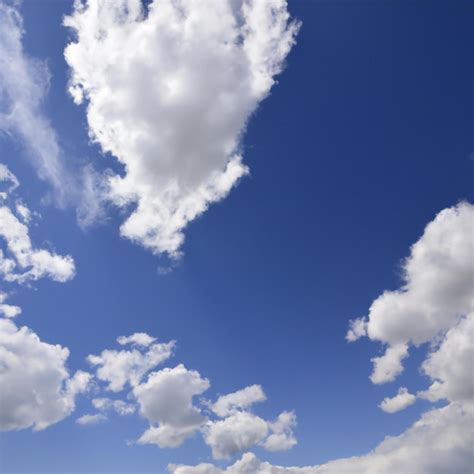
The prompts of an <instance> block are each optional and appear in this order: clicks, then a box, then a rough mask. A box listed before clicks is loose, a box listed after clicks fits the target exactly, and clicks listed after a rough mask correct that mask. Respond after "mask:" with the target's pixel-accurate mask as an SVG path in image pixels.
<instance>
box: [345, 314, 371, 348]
mask: <svg viewBox="0 0 474 474" xmlns="http://www.w3.org/2000/svg"><path fill="white" fill-rule="evenodd" d="M366 335H367V320H366V318H357V319H353V320H351V321H349V330H348V331H347V334H346V340H347V341H348V342H354V341H357V339H360V338H361V337H363V336H366Z"/></svg>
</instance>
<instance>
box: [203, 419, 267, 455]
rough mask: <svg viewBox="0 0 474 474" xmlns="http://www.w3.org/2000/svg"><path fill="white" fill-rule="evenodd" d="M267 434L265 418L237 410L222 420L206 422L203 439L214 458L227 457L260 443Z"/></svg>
mask: <svg viewBox="0 0 474 474" xmlns="http://www.w3.org/2000/svg"><path fill="white" fill-rule="evenodd" d="M267 434H268V424H267V422H266V421H265V420H263V419H262V418H260V417H259V416H256V415H254V414H252V413H248V412H237V413H234V414H233V415H230V416H228V417H227V418H225V419H223V420H218V421H214V422H208V424H207V425H206V427H205V429H204V440H205V441H206V443H207V444H208V445H209V446H210V447H211V448H212V455H213V457H214V458H215V459H227V458H229V457H230V456H232V455H233V454H235V453H236V452H238V451H242V450H247V449H249V448H251V447H253V446H255V445H256V444H260V443H261V442H263V440H264V439H265V438H266V436H267Z"/></svg>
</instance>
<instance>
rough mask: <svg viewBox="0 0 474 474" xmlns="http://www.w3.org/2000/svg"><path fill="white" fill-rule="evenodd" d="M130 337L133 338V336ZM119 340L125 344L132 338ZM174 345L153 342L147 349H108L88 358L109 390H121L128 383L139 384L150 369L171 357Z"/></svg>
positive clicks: (120, 338) (173, 343) (172, 343)
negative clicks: (106, 383)
mask: <svg viewBox="0 0 474 474" xmlns="http://www.w3.org/2000/svg"><path fill="white" fill-rule="evenodd" d="M130 337H131V338H133V336H130ZM130 337H129V338H128V339H130ZM124 341H126V342H124ZM118 342H119V343H120V344H125V343H129V342H131V340H127V338H125V337H123V338H122V337H119V338H118ZM174 346H175V342H174V341H171V342H167V343H156V344H152V345H150V346H149V347H148V348H147V350H146V351H141V350H139V349H138V348H135V349H132V350H126V349H123V350H119V351H117V350H109V349H106V350H104V351H102V353H101V354H100V355H90V356H88V358H87V359H88V361H89V363H90V364H91V365H92V366H95V367H96V369H97V370H96V377H97V378H98V379H99V380H102V381H104V382H108V386H107V388H108V390H111V391H113V392H119V391H121V390H123V388H124V386H125V385H126V384H127V383H129V384H131V385H133V386H135V385H137V384H138V383H139V382H140V380H141V379H142V377H143V376H144V375H145V374H146V373H147V372H148V371H149V370H151V369H152V368H154V367H156V366H157V365H158V364H160V363H162V362H164V361H165V360H166V359H169V358H170V357H171V355H172V354H173V349H174Z"/></svg>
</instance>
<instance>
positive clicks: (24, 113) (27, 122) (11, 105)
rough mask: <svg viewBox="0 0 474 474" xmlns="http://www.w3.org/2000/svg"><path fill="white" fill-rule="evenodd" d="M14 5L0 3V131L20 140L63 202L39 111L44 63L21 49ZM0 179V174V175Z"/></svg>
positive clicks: (49, 135)
mask: <svg viewBox="0 0 474 474" xmlns="http://www.w3.org/2000/svg"><path fill="white" fill-rule="evenodd" d="M16 4H17V2H1V3H0V97H1V100H0V131H3V132H4V133H6V134H7V135H9V136H11V137H14V138H16V139H18V140H20V141H21V143H22V144H23V145H24V146H25V148H26V150H27V152H28V155H29V156H30V158H31V159H32V161H33V162H34V164H35V166H36V168H37V169H38V173H39V176H40V177H41V178H42V179H45V180H47V181H48V182H49V183H50V184H51V185H52V186H53V188H54V190H55V191H56V194H57V197H58V200H59V202H62V201H64V199H65V196H66V193H67V190H68V187H69V186H68V184H67V183H66V181H67V174H66V172H65V170H64V166H63V164H62V161H61V149H60V147H59V145H58V140H57V137H56V134H55V132H54V130H53V128H52V127H51V124H50V123H49V121H48V119H47V118H46V116H45V115H44V114H43V111H42V103H43V100H44V96H45V94H46V92H47V89H48V87H49V80H50V76H49V72H48V69H47V67H46V64H45V63H43V62H41V61H38V60H35V59H33V58H30V57H29V56H28V55H27V54H26V53H25V51H24V49H23V44H22V39H23V24H22V18H21V15H20V13H19V11H18V9H17V8H16V6H15V5H16ZM0 177H1V172H0Z"/></svg>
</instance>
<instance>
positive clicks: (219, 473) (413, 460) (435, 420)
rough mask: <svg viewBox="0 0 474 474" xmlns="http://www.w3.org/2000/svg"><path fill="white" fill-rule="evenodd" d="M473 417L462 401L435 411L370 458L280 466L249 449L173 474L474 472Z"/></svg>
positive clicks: (177, 467) (389, 439)
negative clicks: (222, 463)
mask: <svg viewBox="0 0 474 474" xmlns="http://www.w3.org/2000/svg"><path fill="white" fill-rule="evenodd" d="M472 421H473V419H472V416H467V414H466V411H465V410H464V409H463V408H462V407H461V406H459V405H457V404H451V405H448V406H447V407H444V408H440V409H436V410H431V411H429V412H427V413H425V414H424V415H423V416H422V417H421V419H420V420H418V421H417V422H416V423H415V424H414V425H413V426H411V427H410V428H409V429H408V430H406V431H405V432H404V433H402V434H401V435H399V436H395V437H387V438H385V440H384V441H382V443H380V444H379V445H378V446H377V447H376V448H375V449H374V450H373V451H371V452H370V453H368V454H366V455H364V456H355V457H352V458H346V459H338V460H336V461H331V462H328V463H326V464H321V465H316V466H307V467H283V466H275V465H272V464H270V463H268V462H263V461H260V460H259V459H258V458H257V457H256V456H255V455H254V454H252V453H246V454H244V455H243V456H242V458H241V459H240V460H239V461H237V462H236V463H234V464H232V465H231V466H229V467H227V468H225V469H222V468H218V467H217V466H215V465H213V464H210V463H204V464H199V465H196V466H185V465H170V466H169V471H170V472H171V473H172V474H250V473H251V474H359V473H360V474H362V473H363V474H394V473H410V474H428V473H429V474H445V473H447V472H452V473H465V474H468V473H471V472H472V465H473V461H474V460H473V455H472V444H473V442H474V430H473V427H472V426H473V425H472Z"/></svg>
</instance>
